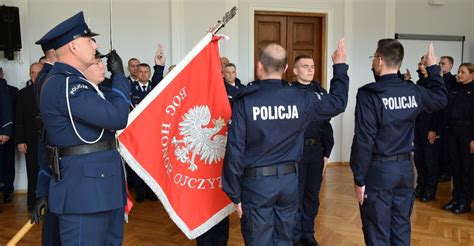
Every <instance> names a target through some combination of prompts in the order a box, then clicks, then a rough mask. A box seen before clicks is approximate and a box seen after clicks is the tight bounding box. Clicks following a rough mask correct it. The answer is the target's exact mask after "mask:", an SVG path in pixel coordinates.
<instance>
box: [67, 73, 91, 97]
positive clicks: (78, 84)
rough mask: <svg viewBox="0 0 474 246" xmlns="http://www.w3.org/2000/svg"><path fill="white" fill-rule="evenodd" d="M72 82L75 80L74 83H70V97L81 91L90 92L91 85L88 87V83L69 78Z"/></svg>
mask: <svg viewBox="0 0 474 246" xmlns="http://www.w3.org/2000/svg"><path fill="white" fill-rule="evenodd" d="M69 79H70V80H74V81H70V82H69V89H68V91H69V94H70V95H76V94H77V93H79V92H80V91H83V90H88V89H89V88H91V86H90V85H87V84H86V83H84V82H83V81H81V80H78V79H77V78H74V77H69Z"/></svg>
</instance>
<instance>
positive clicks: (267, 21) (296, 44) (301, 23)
mask: <svg viewBox="0 0 474 246" xmlns="http://www.w3.org/2000/svg"><path fill="white" fill-rule="evenodd" d="M254 20H255V23H254V25H255V27H254V30H255V34H254V37H255V40H254V42H255V43H254V54H255V57H254V64H255V68H256V64H257V59H258V54H259V53H260V52H261V50H262V49H263V48H264V47H265V46H266V45H268V44H269V43H279V44H280V45H282V46H283V47H284V48H285V49H286V50H287V52H288V70H287V71H286V74H284V75H283V79H286V80H287V81H294V75H293V65H294V59H295V57H297V56H299V55H303V54H305V55H310V56H312V57H313V59H314V63H315V75H314V79H315V80H319V81H321V82H322V83H323V84H325V83H326V15H325V14H313V13H296V12H273V11H256V12H255V18H254ZM254 71H256V69H255V70H254ZM255 77H256V75H255Z"/></svg>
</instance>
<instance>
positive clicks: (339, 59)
mask: <svg viewBox="0 0 474 246" xmlns="http://www.w3.org/2000/svg"><path fill="white" fill-rule="evenodd" d="M331 57H332V62H333V63H334V64H340V63H346V45H345V43H344V38H341V39H339V44H338V46H337V49H336V51H334V53H333V54H332V56H331Z"/></svg>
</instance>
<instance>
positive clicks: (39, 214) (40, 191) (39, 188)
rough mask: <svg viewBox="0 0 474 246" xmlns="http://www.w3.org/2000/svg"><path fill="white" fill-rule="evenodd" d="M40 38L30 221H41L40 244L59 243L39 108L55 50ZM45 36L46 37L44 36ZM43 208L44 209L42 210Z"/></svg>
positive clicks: (44, 135)
mask: <svg viewBox="0 0 474 246" xmlns="http://www.w3.org/2000/svg"><path fill="white" fill-rule="evenodd" d="M44 38H45V37H43V38H41V39H40V40H38V41H36V44H39V45H41V49H42V50H43V52H44V54H45V63H44V64H43V68H42V69H41V72H40V73H39V75H38V77H37V78H36V82H35V83H34V85H33V86H34V99H35V102H36V107H37V110H36V111H37V113H38V114H37V115H36V120H35V122H36V124H37V128H38V136H37V138H38V141H37V142H38V151H37V152H38V167H39V171H38V174H37V175H38V177H37V181H36V182H37V183H36V190H35V192H36V198H37V201H36V204H35V207H34V209H33V212H32V214H31V221H34V222H35V223H37V224H38V223H39V221H40V220H42V221H43V226H42V228H41V229H42V232H41V244H42V245H51V246H55V245H61V240H60V238H59V223H58V217H57V216H56V215H55V214H53V213H50V212H49V210H48V209H47V201H48V192H49V183H50V182H51V176H52V175H53V171H52V170H51V168H50V166H49V164H48V162H47V160H46V159H47V158H46V146H47V145H48V136H47V134H46V130H45V128H44V124H43V121H42V118H41V112H40V110H39V105H40V94H41V89H42V87H43V85H44V82H45V80H46V76H47V75H48V73H49V71H50V70H51V68H52V67H53V65H54V63H55V62H56V61H57V58H56V52H55V51H54V49H53V48H52V46H51V45H52V43H50V42H49V39H44ZM46 38H47V37H46ZM43 209H44V211H42V210H43Z"/></svg>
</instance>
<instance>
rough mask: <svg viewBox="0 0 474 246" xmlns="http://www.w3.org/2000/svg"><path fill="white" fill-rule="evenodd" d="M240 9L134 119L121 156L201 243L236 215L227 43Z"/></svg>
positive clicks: (204, 41) (144, 103) (216, 28)
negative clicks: (226, 31)
mask: <svg viewBox="0 0 474 246" xmlns="http://www.w3.org/2000/svg"><path fill="white" fill-rule="evenodd" d="M236 11H237V8H236V7H234V8H232V9H231V10H230V11H229V12H227V13H226V14H225V16H224V17H223V18H222V20H220V21H219V22H218V23H217V24H216V25H214V26H213V27H212V28H211V29H210V30H209V33H207V34H206V35H205V36H204V38H203V39H202V40H201V41H200V42H199V43H198V44H197V45H196V46H195V47H194V48H193V49H192V50H191V51H190V52H189V53H188V54H187V55H186V56H185V57H184V58H183V60H181V61H180V62H179V63H178V64H177V65H176V67H175V68H174V69H173V70H172V71H171V72H170V73H169V74H168V75H167V76H165V78H164V79H163V80H162V81H161V82H160V83H159V84H158V85H157V86H156V87H155V88H154V89H153V90H152V91H151V92H150V93H149V94H148V95H147V96H146V97H145V98H144V99H143V100H142V102H141V103H140V104H138V105H137V106H136V107H135V109H133V110H132V112H131V113H130V115H129V119H128V126H127V127H126V128H125V129H124V130H122V131H120V132H118V133H117V134H118V140H119V142H120V154H121V155H122V157H123V158H124V159H125V160H126V162H127V164H128V165H129V166H130V167H131V168H132V169H133V170H134V171H135V172H136V173H137V174H138V175H139V176H140V177H141V178H142V179H143V180H144V181H145V183H146V184H147V185H148V186H149V187H150V188H151V189H152V190H153V191H154V192H155V194H156V195H157V196H158V198H159V199H160V201H161V202H162V204H163V206H164V208H165V209H166V211H167V212H168V214H169V215H170V217H171V219H172V220H173V222H174V223H175V224H176V225H177V226H178V227H179V228H180V229H181V230H182V231H183V233H184V234H185V235H186V236H187V237H188V238H189V239H193V238H196V237H198V236H200V235H201V234H203V233H205V232H206V231H207V230H209V229H210V228H212V227H213V226H214V225H216V224H217V223H219V222H220V221H221V220H222V219H224V218H226V217H227V216H228V215H229V214H230V213H232V212H233V211H234V206H233V204H232V202H231V201H230V200H229V198H228V197H227V195H226V194H225V193H224V192H223V191H222V188H221V173H222V165H223V159H224V153H225V144H226V141H227V124H228V123H229V120H230V115H231V111H230V105H229V101H228V98H227V93H226V90H225V85H224V82H223V79H222V74H221V62H220V54H219V44H218V42H219V39H220V37H217V36H215V34H216V33H217V32H218V31H219V30H220V29H221V28H222V27H224V26H225V25H226V24H227V23H228V21H230V19H232V17H233V16H235V14H236Z"/></svg>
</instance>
